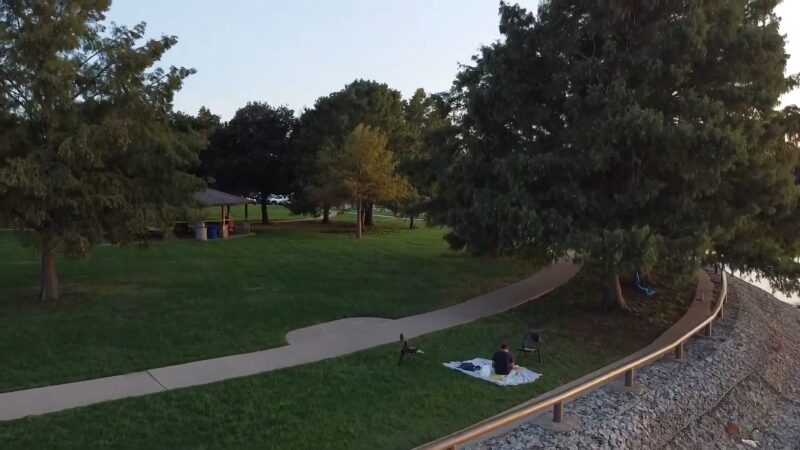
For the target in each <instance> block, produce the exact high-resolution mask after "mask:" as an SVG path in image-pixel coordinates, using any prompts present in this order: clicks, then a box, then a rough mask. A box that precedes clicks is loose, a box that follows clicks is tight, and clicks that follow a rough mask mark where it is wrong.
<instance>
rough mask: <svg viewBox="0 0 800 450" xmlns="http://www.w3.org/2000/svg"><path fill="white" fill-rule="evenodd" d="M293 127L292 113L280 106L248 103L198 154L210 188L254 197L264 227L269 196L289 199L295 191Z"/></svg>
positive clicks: (267, 217) (294, 121)
mask: <svg viewBox="0 0 800 450" xmlns="http://www.w3.org/2000/svg"><path fill="white" fill-rule="evenodd" d="M296 124H297V118H295V116H294V111H292V110H291V109H289V108H287V107H285V106H280V107H277V108H274V107H272V106H270V105H268V104H267V103H260V102H252V103H248V104H247V105H246V106H245V107H243V108H241V109H239V110H238V111H236V114H235V115H234V116H233V119H231V120H230V122H228V123H225V124H222V125H220V126H218V127H217V128H216V131H215V132H214V134H213V135H212V136H211V141H210V144H209V147H208V149H207V150H206V152H205V153H204V154H203V168H204V172H205V173H206V174H207V175H208V176H210V177H212V178H213V179H214V183H215V186H217V187H219V188H220V189H221V190H225V191H231V192H236V193H238V194H241V195H251V194H254V195H255V196H256V199H257V200H259V202H260V203H261V221H262V223H264V224H266V223H268V222H269V216H268V214H267V203H268V199H269V196H270V195H273V194H289V193H290V192H291V190H292V187H293V185H294V175H295V168H294V163H295V158H294V156H293V155H292V145H291V134H292V131H293V130H294V128H295V127H296Z"/></svg>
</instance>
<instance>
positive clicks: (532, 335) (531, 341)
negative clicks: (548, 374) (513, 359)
mask: <svg viewBox="0 0 800 450" xmlns="http://www.w3.org/2000/svg"><path fill="white" fill-rule="evenodd" d="M519 353H520V357H519V358H518V362H520V361H522V360H523V359H524V358H529V359H530V360H531V362H532V361H533V355H534V354H535V355H536V357H537V359H538V361H539V363H540V364H541V362H542V337H541V335H540V334H539V331H538V330H533V329H531V328H530V327H527V328H526V330H525V334H524V335H523V336H522V346H521V347H520V348H519Z"/></svg>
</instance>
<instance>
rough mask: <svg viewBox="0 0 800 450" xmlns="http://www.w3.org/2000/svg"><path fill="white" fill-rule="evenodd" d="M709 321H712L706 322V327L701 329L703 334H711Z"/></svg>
mask: <svg viewBox="0 0 800 450" xmlns="http://www.w3.org/2000/svg"><path fill="white" fill-rule="evenodd" d="M711 323H712V322H708V324H707V325H706V327H705V328H704V329H703V334H705V335H706V336H711Z"/></svg>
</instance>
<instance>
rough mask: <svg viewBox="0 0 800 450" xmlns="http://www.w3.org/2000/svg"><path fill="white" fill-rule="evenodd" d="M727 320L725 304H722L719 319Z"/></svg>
mask: <svg viewBox="0 0 800 450" xmlns="http://www.w3.org/2000/svg"><path fill="white" fill-rule="evenodd" d="M724 318H725V302H722V306H720V307H719V314H717V319H724Z"/></svg>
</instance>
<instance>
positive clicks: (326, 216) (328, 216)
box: [322, 205, 331, 223]
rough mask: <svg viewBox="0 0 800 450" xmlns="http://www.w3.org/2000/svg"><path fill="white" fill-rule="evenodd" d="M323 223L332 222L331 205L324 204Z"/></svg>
mask: <svg viewBox="0 0 800 450" xmlns="http://www.w3.org/2000/svg"><path fill="white" fill-rule="evenodd" d="M322 223H331V207H330V206H328V205H322Z"/></svg>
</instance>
